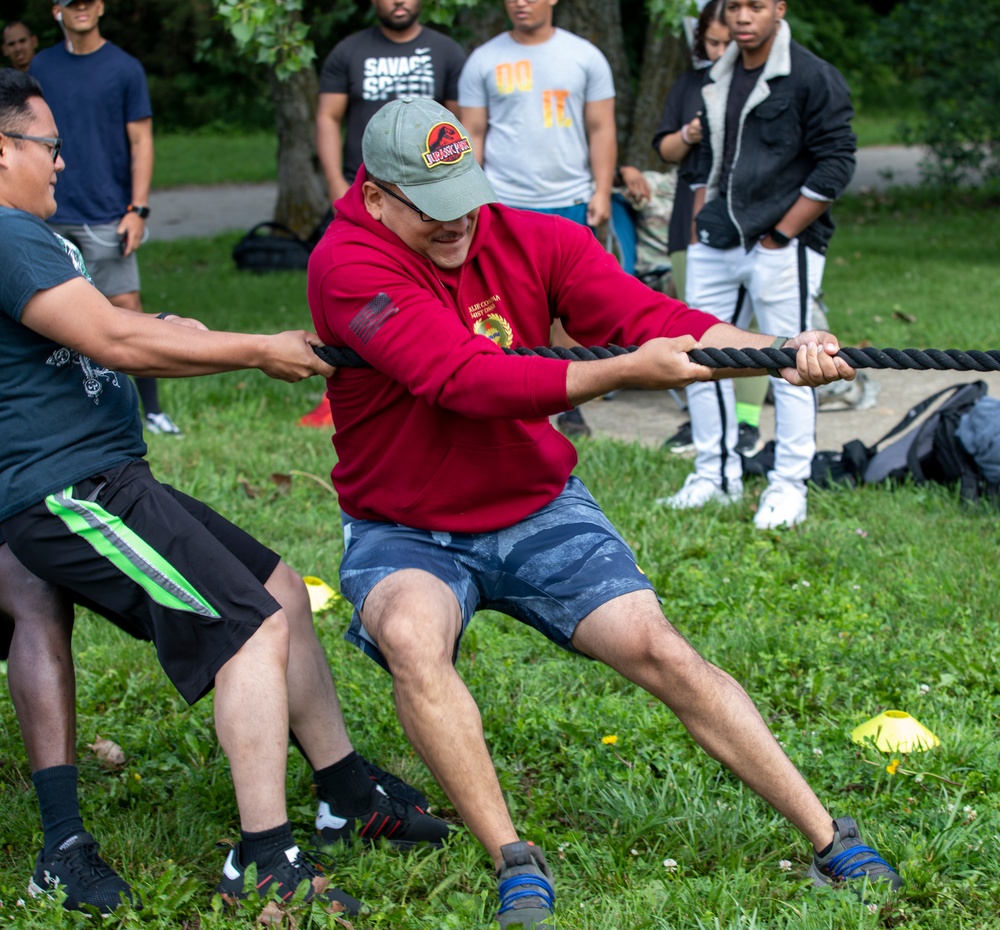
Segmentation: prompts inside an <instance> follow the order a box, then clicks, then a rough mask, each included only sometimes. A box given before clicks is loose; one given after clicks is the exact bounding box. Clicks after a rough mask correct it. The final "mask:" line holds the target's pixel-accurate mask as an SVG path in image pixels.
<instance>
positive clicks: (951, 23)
mask: <svg viewBox="0 0 1000 930" xmlns="http://www.w3.org/2000/svg"><path fill="white" fill-rule="evenodd" d="M998 30H1000V5H998V4H996V3H984V4H976V5H971V6H970V5H967V4H963V3H959V2H957V0H906V2H904V3H901V4H900V5H899V6H897V7H896V9H895V10H894V11H893V14H892V16H891V18H890V19H889V21H888V23H887V24H886V27H885V29H884V30H883V32H882V36H881V44H880V50H881V52H882V54H883V57H884V58H885V60H887V61H890V62H892V63H893V64H894V65H895V66H896V67H897V68H898V69H900V70H901V72H902V74H903V76H904V79H905V80H907V81H909V82H911V83H912V85H913V88H914V90H915V93H916V96H917V99H918V100H919V102H920V105H921V111H922V118H921V119H920V120H917V121H915V122H914V123H913V124H912V125H911V127H910V129H909V132H908V136H907V138H908V140H909V141H910V142H919V143H923V144H925V145H929V146H930V147H931V149H932V150H933V151H934V154H935V155H936V156H937V161H936V163H935V164H934V165H933V166H929V167H928V173H929V175H930V176H931V177H932V178H933V179H935V180H939V181H944V182H946V183H949V184H956V183H961V182H965V181H969V180H970V179H972V178H974V177H975V176H976V175H977V174H982V175H983V176H985V177H986V178H987V179H989V180H991V181H992V182H994V183H1000V121H998V120H997V112H996V107H997V100H998V99H1000V57H998V56H997V53H996V35H997V32H998Z"/></svg>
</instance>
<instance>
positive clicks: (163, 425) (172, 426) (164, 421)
mask: <svg viewBox="0 0 1000 930" xmlns="http://www.w3.org/2000/svg"><path fill="white" fill-rule="evenodd" d="M143 422H144V424H145V426H146V429H147V430H149V432H151V433H163V434H164V435H167V436H176V437H177V438H178V439H181V438H183V436H184V434H183V433H182V432H181V430H180V427H179V426H178V425H177V424H176V423H174V421H173V420H171V419H170V417H168V416H167V415H166V414H165V413H147V414H146V419H145V420H144V421H143Z"/></svg>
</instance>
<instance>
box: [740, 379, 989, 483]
mask: <svg viewBox="0 0 1000 930" xmlns="http://www.w3.org/2000/svg"><path fill="white" fill-rule="evenodd" d="M986 391H987V387H986V382H985V381H972V382H970V383H969V384H956V385H952V386H951V387H947V388H945V389H944V390H941V391H938V392H937V393H935V394H931V396H930V397H925V398H924V399H923V400H922V401H920V403H919V404H917V405H916V406H914V407H912V408H911V409H910V410H908V411H907V412H906V415H905V416H904V417H903V418H902V419H901V420H900V421H899V422H898V423H897V424H896V425H895V426H894V427H893V428H892V429H891V430H889V432H888V433H886V434H885V435H884V436H883V437H882V438H881V439H879V440H878V441H877V442H875V443H874V444H873V445H871V446H866V445H865V444H864V443H863V442H861V440H860V439H853V440H851V441H850V442H848V443H846V444H845V445H844V448H843V449H842V450H841V451H840V452H817V453H816V455H815V457H814V458H813V461H812V475H811V476H810V480H811V481H812V482H813V483H814V484H816V485H817V486H818V487H821V488H829V487H835V486H837V485H847V486H849V487H856V486H857V485H860V484H880V483H882V482H885V481H905V480H906V479H907V478H912V479H913V481H914V483H916V484H923V483H925V482H927V481H934V482H937V483H939V484H954V483H956V482H958V483H960V484H961V495H962V497H963V499H965V500H969V501H974V500H978V499H979V498H980V496H981V495H982V494H983V493H984V491H985V490H986V482H985V479H984V477H983V473H982V471H981V470H980V468H979V466H978V465H976V462H975V460H974V459H973V458H972V456H971V455H969V453H968V452H967V451H966V450H965V448H964V446H963V445H962V443H961V442H960V441H959V439H958V436H957V435H956V430H957V429H958V424H959V421H960V420H961V419H962V415H963V414H964V413H966V412H968V411H969V410H971V409H972V407H973V406H975V404H976V403H977V401H979V400H980V398H982V397H984V396H985V395H986ZM949 395H950V396H949ZM943 397H947V399H945V400H943V401H942V400H941V398H943ZM935 403H938V407H937V409H936V410H933V411H932V412H931V413H930V414H929V415H928V416H927V417H926V418H925V419H924V420H923V421H922V422H921V423H919V424H918V425H915V424H917V421H918V420H919V419H920V418H921V417H922V416H923V415H924V414H925V413H927V411H928V410H930V409H931V408H932V407H933V405H934V404H935ZM897 436H898V437H899V438H898V439H896V441H895V442H892V443H890V444H889V445H887V446H884V447H883V444H884V443H885V442H887V441H888V440H890V439H892V438H894V437H897ZM773 467H774V442H773V441H771V442H769V443H767V445H765V446H764V448H763V449H762V450H761V451H760V452H759V453H758V454H757V455H755V456H753V457H752V458H744V459H743V471H744V474H748V475H766V474H767V473H768V472H769V471H770V470H771V469H772V468H773Z"/></svg>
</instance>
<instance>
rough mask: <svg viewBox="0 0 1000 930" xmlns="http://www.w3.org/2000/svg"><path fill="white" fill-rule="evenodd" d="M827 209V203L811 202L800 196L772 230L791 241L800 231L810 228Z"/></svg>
mask: <svg viewBox="0 0 1000 930" xmlns="http://www.w3.org/2000/svg"><path fill="white" fill-rule="evenodd" d="M829 209H830V203H829V201H826V200H813V199H811V198H809V197H806V196H805V195H803V194H800V195H799V198H798V200H796V201H795V203H793V204H792V205H791V207H789V208H788V210H787V212H786V213H785V215H784V216H783V217H782V218H781V219H780V220H779V221H778V222H777V223H775V224H774V228H775V229H777V230H778V231H779V232H783V233H784V234H785V235H786V236H788V237H789V238H790V239H791V238H793V237H794V236H797V235H798V234H799V233H800V232H802V230H804V229H807V228H808V227H809V226H811V225H812V224H813V223H814V222H815V221H816V220H818V219H819V218H820V217H821V216H822V215H823V214H824V213H826V211H827V210H829Z"/></svg>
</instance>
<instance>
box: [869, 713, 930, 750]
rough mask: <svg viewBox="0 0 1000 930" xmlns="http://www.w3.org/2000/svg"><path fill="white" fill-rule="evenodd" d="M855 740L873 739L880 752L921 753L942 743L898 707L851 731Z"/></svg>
mask: <svg viewBox="0 0 1000 930" xmlns="http://www.w3.org/2000/svg"><path fill="white" fill-rule="evenodd" d="M851 739H852V740H854V742H855V743H866V742H868V741H869V740H870V741H871V742H873V743H874V744H875V745H876V746H877V747H878V748H879V749H881V750H882V752H899V753H907V752H923V751H924V750H925V749H933V748H934V747H935V746H940V745H941V740H939V739H938V738H937V737H936V736H935V735H934V734H933V733H931V731H930V730H928V729H927V727H925V726H924V725H923V724H922V723H919V722H918V721H917V720H915V719H914V718H913V717H911V716H910V715H909V714H907V713H904V712H903V711H901V710H887V711H885V713H882V714H879V715H878V716H877V717H872V719H871V720H869V721H867V722H866V723H863V724H861V726H859V727H855V728H854V729H853V730H852V731H851Z"/></svg>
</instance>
